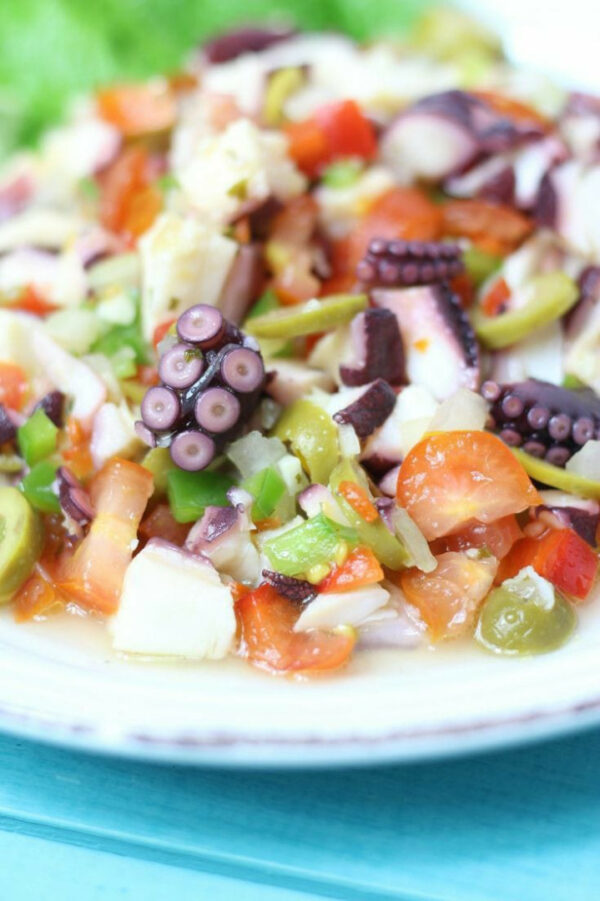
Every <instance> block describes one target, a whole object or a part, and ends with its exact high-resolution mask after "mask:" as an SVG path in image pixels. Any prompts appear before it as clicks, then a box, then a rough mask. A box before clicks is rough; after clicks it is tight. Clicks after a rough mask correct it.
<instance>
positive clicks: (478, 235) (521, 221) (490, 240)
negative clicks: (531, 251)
mask: <svg viewBox="0 0 600 901" xmlns="http://www.w3.org/2000/svg"><path fill="white" fill-rule="evenodd" d="M440 209H441V213H442V216H443V230H444V233H445V234H446V235H451V236H454V237H462V238H465V237H466V238H470V239H471V241H473V243H474V244H476V245H477V246H478V247H480V248H481V250H484V251H486V252H487V253H493V254H498V255H499V256H506V254H508V253H511V251H513V250H514V249H515V248H516V247H518V245H519V244H521V243H522V241H524V240H525V238H526V237H527V235H529V234H530V233H531V232H532V231H533V222H532V221H531V220H530V219H528V218H527V216H524V215H523V213H519V212H517V210H514V209H513V208H512V207H509V206H505V205H504V204H500V203H489V202H488V201H486V200H448V201H447V202H446V203H444V204H443V205H442V206H441V208H440Z"/></svg>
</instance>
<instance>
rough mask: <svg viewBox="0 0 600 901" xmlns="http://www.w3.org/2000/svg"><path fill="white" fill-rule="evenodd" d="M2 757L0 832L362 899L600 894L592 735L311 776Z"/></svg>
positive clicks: (78, 758) (29, 754)
mask: <svg viewBox="0 0 600 901" xmlns="http://www.w3.org/2000/svg"><path fill="white" fill-rule="evenodd" d="M0 766H1V767H2V773H3V779H2V783H1V785H0V817H1V818H2V820H1V822H0V827H1V828H2V829H4V830H5V831H11V830H18V831H20V832H21V833H22V832H28V833H30V834H33V835H37V836H44V837H46V838H50V839H53V840H55V841H60V842H66V843H71V844H75V845H81V846H84V847H89V848H91V847H93V848H95V849H103V850H105V851H107V852H117V853H118V854H121V855H126V856H128V857H130V858H137V859H146V860H152V861H154V862H156V863H158V864H162V865H164V864H167V863H168V864H175V865H177V866H178V867H180V868H185V869H189V870H202V871H204V872H206V873H208V874H216V875H220V876H222V877H227V878H229V879H237V880H241V881H243V882H247V883H248V884H252V883H257V884H263V885H266V886H279V887H281V890H282V891H283V890H284V889H285V890H287V891H295V892H303V891H304V892H308V893H312V894H316V895H319V894H321V895H325V896H328V897H334V898H344V899H345V898H348V899H353V898H354V899H360V901H370V899H392V898H393V899H404V901H408V899H410V901H415V899H421V901H425V899H427V901H497V899H502V901H524V899H528V901H563V899H564V901H592V899H595V898H596V897H597V896H598V886H599V885H600V779H599V778H598V770H599V767H600V731H595V732H591V733H589V734H587V735H582V736H580V737H575V738H569V739H563V740H561V741H559V742H554V743H546V744H542V745H538V746H535V747H531V748H527V749H522V750H517V751H511V752H509V753H504V754H493V755H487V756H480V757H474V758H471V759H464V760H454V761H450V762H447V763H438V764H427V765H420V766H419V765H414V766H406V767H387V768H380V769H371V770H353V771H352V770H346V771H329V772H327V771H325V772H316V773H302V772H295V773H294V772H278V773H265V772H262V771H261V772H256V773H251V772H230V771H227V772H226V771H207V770H204V771H203V770H194V769H191V768H180V769H179V768H175V767H168V766H159V765H148V764H135V763H131V762H124V761H116V760H107V759H100V758H95V757H92V756H85V755H77V754H72V753H69V752H67V751H62V750H57V749H54V748H44V747H42V746H40V745H36V744H32V743H31V744H30V743H27V742H23V741H17V740H15V739H10V738H3V739H0ZM148 878H150V877H148ZM265 897H266V895H265ZM283 897H284V896H283V895H282V898H283Z"/></svg>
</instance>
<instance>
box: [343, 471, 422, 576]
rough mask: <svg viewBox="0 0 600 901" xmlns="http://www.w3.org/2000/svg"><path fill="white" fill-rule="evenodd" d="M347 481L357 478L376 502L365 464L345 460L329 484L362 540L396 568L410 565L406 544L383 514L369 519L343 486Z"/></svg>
mask: <svg viewBox="0 0 600 901" xmlns="http://www.w3.org/2000/svg"><path fill="white" fill-rule="evenodd" d="M345 482H353V483H354V484H355V485H356V486H357V487H358V488H359V489H360V490H361V493H362V494H363V495H366V497H367V499H368V500H369V501H370V502H371V504H372V503H373V500H372V496H371V494H370V491H369V484H368V482H367V479H366V476H365V474H364V473H363V471H362V470H361V468H360V467H359V466H358V465H357V464H354V463H352V462H350V461H349V460H342V462H341V463H339V464H338V465H337V466H336V468H335V469H334V470H333V472H332V473H331V478H330V480H329V487H330V488H331V491H332V492H333V495H334V497H335V499H336V500H337V502H338V504H339V506H340V509H341V511H342V513H343V514H344V516H345V517H346V519H347V520H348V522H349V523H350V525H351V526H353V528H354V529H356V531H357V533H358V535H359V538H360V541H361V543H362V544H366V545H367V546H368V547H369V548H371V550H372V551H374V553H375V555H376V557H377V559H378V560H380V561H381V563H383V565H384V566H387V567H389V568H390V569H394V570H397V569H402V568H403V567H404V566H407V565H408V563H409V560H410V557H409V554H408V553H407V551H406V548H405V547H404V545H403V544H401V542H400V541H399V540H398V538H397V537H396V536H395V535H393V534H392V532H391V531H390V530H389V529H388V527H387V526H386V524H385V523H384V522H383V520H382V519H381V517H380V516H379V515H378V516H377V518H376V519H375V520H371V521H370V522H369V521H367V520H366V519H365V518H364V516H363V515H361V514H360V513H358V512H357V511H356V509H355V507H354V506H352V504H350V503H349V502H348V499H347V497H346V495H345V494H344V492H343V490H342V489H341V486H342V485H343V484H344V483H345Z"/></svg>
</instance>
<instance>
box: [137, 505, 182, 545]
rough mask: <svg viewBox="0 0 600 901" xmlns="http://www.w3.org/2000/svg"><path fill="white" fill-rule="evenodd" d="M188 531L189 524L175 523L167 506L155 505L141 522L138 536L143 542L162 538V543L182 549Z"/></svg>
mask: <svg viewBox="0 0 600 901" xmlns="http://www.w3.org/2000/svg"><path fill="white" fill-rule="evenodd" d="M189 531H190V525H189V523H180V522H177V521H176V520H175V518H174V516H173V514H172V513H171V508H170V507H169V505H168V504H157V506H156V507H155V508H154V510H152V512H151V513H148V514H147V515H146V516H144V518H143V520H142V521H141V523H140V528H139V536H140V539H141V541H144V542H145V541H150V539H151V538H162V539H163V541H168V542H169V543H170V544H176V545H177V546H178V547H183V544H184V542H185V539H186V538H187V535H188V532H189Z"/></svg>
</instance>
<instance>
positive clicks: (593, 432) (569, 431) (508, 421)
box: [481, 379, 600, 466]
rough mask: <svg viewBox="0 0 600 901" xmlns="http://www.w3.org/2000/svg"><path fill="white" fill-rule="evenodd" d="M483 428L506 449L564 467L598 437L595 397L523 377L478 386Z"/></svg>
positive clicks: (599, 414) (599, 417)
mask: <svg viewBox="0 0 600 901" xmlns="http://www.w3.org/2000/svg"><path fill="white" fill-rule="evenodd" d="M481 394H482V396H483V397H484V398H485V399H486V400H487V401H488V402H489V404H490V419H489V423H488V426H489V428H491V429H492V430H493V431H495V432H496V433H497V434H498V435H499V437H500V438H501V439H502V440H503V441H504V442H505V443H506V444H508V445H509V446H510V447H521V448H522V449H523V450H524V451H526V452H527V453H529V454H532V455H533V456H534V457H539V458H542V459H545V460H547V461H548V462H549V463H552V464H553V465H554V466H564V465H565V463H566V462H567V461H568V460H569V459H570V457H571V456H572V455H573V454H574V453H575V452H576V451H578V450H579V449H580V447H582V446H583V445H584V444H585V443H586V441H590V440H592V439H597V438H600V397H598V395H597V394H596V393H595V392H594V391H592V390H591V389H590V388H583V389H577V390H570V389H568V388H562V387H560V386H559V385H552V384H550V383H549V382H542V381H539V380H537V379H528V380H527V381H524V382H516V383H514V384H509V385H501V384H499V383H498V382H495V381H491V380H489V381H487V382H484V383H483V385H482V386H481Z"/></svg>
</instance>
